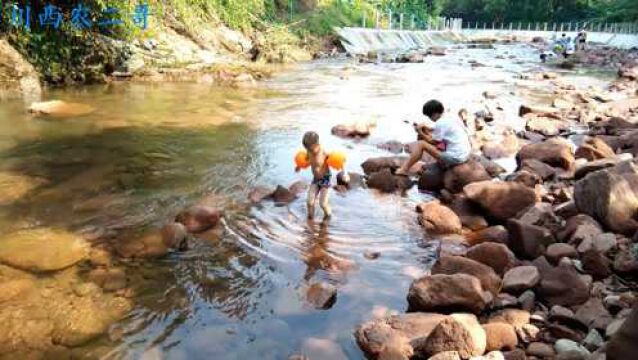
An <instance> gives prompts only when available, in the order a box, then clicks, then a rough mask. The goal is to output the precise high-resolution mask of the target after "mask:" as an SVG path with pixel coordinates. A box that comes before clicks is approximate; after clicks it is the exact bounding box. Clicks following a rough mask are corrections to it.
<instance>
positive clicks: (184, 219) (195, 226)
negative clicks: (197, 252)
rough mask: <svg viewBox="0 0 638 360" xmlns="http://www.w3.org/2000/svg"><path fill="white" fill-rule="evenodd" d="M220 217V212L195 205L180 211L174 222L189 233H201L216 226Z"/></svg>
mask: <svg viewBox="0 0 638 360" xmlns="http://www.w3.org/2000/svg"><path fill="white" fill-rule="evenodd" d="M221 217H222V213H221V211H219V210H217V209H214V208H211V207H208V206H199V205H197V206H192V207H190V208H188V209H186V210H184V211H182V212H181V213H180V214H179V215H177V217H176V218H175V221H176V222H178V223H181V224H182V225H184V226H185V227H186V231H188V232H189V233H201V232H204V231H206V230H208V229H211V228H213V227H215V226H217V224H218V223H219V220H221Z"/></svg>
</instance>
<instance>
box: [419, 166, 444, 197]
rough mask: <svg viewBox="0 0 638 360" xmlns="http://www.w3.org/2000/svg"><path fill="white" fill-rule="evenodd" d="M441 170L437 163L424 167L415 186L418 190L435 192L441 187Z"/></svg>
mask: <svg viewBox="0 0 638 360" xmlns="http://www.w3.org/2000/svg"><path fill="white" fill-rule="evenodd" d="M443 174H444V172H443V170H442V169H441V167H440V166H439V165H438V164H437V163H433V164H429V165H426V166H425V167H424V170H423V173H422V174H421V176H420V177H419V181H418V183H417V186H418V188H419V190H422V191H431V192H436V191H440V190H441V189H443Z"/></svg>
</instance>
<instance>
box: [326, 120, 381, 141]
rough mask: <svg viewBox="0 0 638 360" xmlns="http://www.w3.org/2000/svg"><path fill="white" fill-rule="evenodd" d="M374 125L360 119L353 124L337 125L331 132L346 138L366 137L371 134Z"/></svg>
mask: <svg viewBox="0 0 638 360" xmlns="http://www.w3.org/2000/svg"><path fill="white" fill-rule="evenodd" d="M371 128H372V126H371V125H370V124H369V123H366V122H364V121H358V122H355V123H352V124H339V125H335V126H334V127H333V128H332V130H331V132H332V135H335V136H338V137H344V138H365V137H368V136H370V130H371Z"/></svg>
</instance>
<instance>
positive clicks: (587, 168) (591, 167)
mask: <svg viewBox="0 0 638 360" xmlns="http://www.w3.org/2000/svg"><path fill="white" fill-rule="evenodd" d="M616 164H618V161H617V160H616V159H600V160H594V161H589V162H587V163H584V164H581V165H578V166H576V172H574V179H576V180H579V179H582V178H584V177H585V176H587V174H589V173H592V172H594V171H598V170H602V169H606V168H609V167H613V166H615V165H616Z"/></svg>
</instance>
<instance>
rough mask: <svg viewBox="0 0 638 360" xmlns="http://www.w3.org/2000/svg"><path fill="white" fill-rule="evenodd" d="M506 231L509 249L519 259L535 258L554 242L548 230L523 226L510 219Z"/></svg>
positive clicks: (533, 226) (517, 221)
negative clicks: (508, 235) (508, 236)
mask: <svg viewBox="0 0 638 360" xmlns="http://www.w3.org/2000/svg"><path fill="white" fill-rule="evenodd" d="M507 230H508V232H509V234H510V239H509V247H510V249H512V251H513V252H514V254H516V255H517V256H518V257H521V258H525V259H534V258H537V257H539V256H541V255H543V254H544V253H545V249H546V248H547V246H549V245H550V244H552V243H554V242H555V239H554V236H553V235H552V233H551V231H549V230H548V229H546V228H544V227H540V226H535V225H528V224H524V223H522V222H521V221H520V220H515V219H510V220H509V221H508V222H507Z"/></svg>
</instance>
